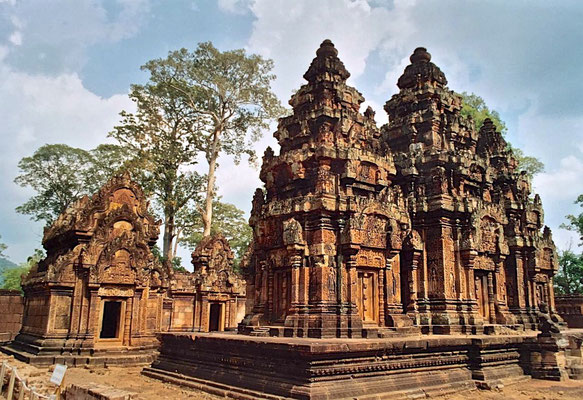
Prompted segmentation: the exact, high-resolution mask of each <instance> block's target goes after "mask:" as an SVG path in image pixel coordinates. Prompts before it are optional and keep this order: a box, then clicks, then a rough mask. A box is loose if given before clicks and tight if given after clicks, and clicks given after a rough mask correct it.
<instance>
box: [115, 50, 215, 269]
mask: <svg viewBox="0 0 583 400" xmlns="http://www.w3.org/2000/svg"><path fill="white" fill-rule="evenodd" d="M174 68H180V67H179V66H178V65H175V64H174V61H173V60H170V59H169V60H154V61H149V62H148V63H146V65H144V66H143V67H142V70H147V71H149V72H150V79H149V80H148V82H147V83H146V84H144V85H132V87H131V92H130V98H131V99H132V100H133V101H134V102H135V103H136V106H137V111H136V112H135V113H129V112H127V111H122V112H121V114H120V115H121V117H122V120H121V123H120V125H118V126H116V127H115V128H114V130H113V131H112V132H110V134H109V135H110V136H111V137H113V138H115V139H117V140H118V141H119V142H120V144H121V146H122V147H123V148H124V149H125V151H127V152H128V153H131V154H135V156H136V164H137V165H139V168H138V169H139V171H141V176H140V178H139V181H140V182H141V183H142V185H143V189H144V191H145V192H146V193H148V194H150V195H151V196H153V200H154V207H155V208H156V209H157V211H158V212H159V213H160V214H161V215H162V216H163V217H164V234H163V249H162V253H163V258H164V259H167V260H172V258H173V256H174V254H173V251H172V243H173V241H174V239H175V237H176V217H177V215H178V214H179V213H180V212H186V210H190V211H192V210H194V209H196V207H197V204H198V203H199V202H200V193H201V191H202V187H203V182H204V180H205V177H204V176H201V175H200V174H198V173H197V172H196V171H194V169H193V167H194V165H196V163H197V156H198V152H199V150H198V148H197V146H196V143H197V142H198V136H197V132H198V130H199V129H200V121H199V119H198V115H197V114H196V113H195V112H193V110H191V109H190V108H189V107H188V105H187V104H185V102H184V101H183V97H182V94H181V93H179V92H177V91H176V90H175V89H174V88H173V87H172V85H170V84H169V83H168V81H169V80H172V79H173V78H172V76H173V73H172V72H171V71H172V70H173V69H174Z"/></svg>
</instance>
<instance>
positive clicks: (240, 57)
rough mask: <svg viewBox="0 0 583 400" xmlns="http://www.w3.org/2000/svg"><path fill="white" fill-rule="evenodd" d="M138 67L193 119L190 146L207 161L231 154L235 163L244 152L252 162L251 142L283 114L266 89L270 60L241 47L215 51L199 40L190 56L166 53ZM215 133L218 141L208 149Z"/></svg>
mask: <svg viewBox="0 0 583 400" xmlns="http://www.w3.org/2000/svg"><path fill="white" fill-rule="evenodd" d="M142 68H143V69H146V70H148V71H149V72H150V74H151V81H153V82H155V84H156V85H157V87H159V88H161V89H162V90H163V91H164V93H165V94H166V96H168V97H170V98H175V99H176V100H177V101H178V102H179V103H180V105H181V106H182V107H183V108H182V110H183V112H184V113H185V114H186V115H188V116H189V118H193V119H194V121H195V122H196V123H195V124H194V126H193V127H192V128H193V130H195V133H196V135H195V137H194V139H195V140H194V141H193V144H194V145H195V146H196V148H197V150H199V151H201V152H203V154H204V155H205V156H206V158H207V160H210V158H212V157H213V156H214V155H215V154H213V153H217V154H218V153H221V152H224V153H226V154H229V155H232V156H234V157H235V161H236V162H239V161H240V159H241V156H242V155H244V154H246V155H247V156H249V157H250V158H251V159H252V160H254V159H255V157H256V155H255V152H254V150H253V148H252V147H251V144H252V143H253V142H255V141H257V140H258V139H259V138H260V137H261V130H262V129H266V128H268V127H269V120H270V119H272V118H276V117H278V116H280V115H282V113H283V108H282V107H281V105H280V103H279V100H278V99H277V97H276V96H275V94H274V93H273V92H272V91H271V81H273V80H274V79H275V75H273V74H272V73H271V70H272V69H273V61H272V60H265V59H263V58H262V57H261V56H259V55H256V54H251V55H247V54H246V53H245V50H243V49H237V50H231V51H225V52H221V51H219V50H218V49H217V48H215V47H214V46H213V45H212V43H210V42H205V43H200V44H199V45H198V47H197V48H196V50H194V51H193V52H189V51H188V50H187V49H184V48H183V49H180V50H177V51H172V52H170V53H169V54H168V57H167V58H166V59H156V60H152V61H149V62H148V63H146V65H145V66H144V67H142ZM175 96H176V97H175ZM217 133H218V134H219V135H220V136H221V138H220V141H219V143H218V145H217V147H216V148H213V135H215V134H217ZM248 133H249V134H250V136H248Z"/></svg>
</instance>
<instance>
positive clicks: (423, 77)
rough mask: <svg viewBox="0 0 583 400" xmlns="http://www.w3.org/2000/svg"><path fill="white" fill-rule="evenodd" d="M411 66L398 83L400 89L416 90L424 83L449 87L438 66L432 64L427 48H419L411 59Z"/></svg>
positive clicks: (406, 69)
mask: <svg viewBox="0 0 583 400" xmlns="http://www.w3.org/2000/svg"><path fill="white" fill-rule="evenodd" d="M409 60H411V64H410V65H409V66H408V67H407V68H405V72H404V73H403V75H401V77H400V78H399V80H398V81H397V86H398V87H399V89H405V88H414V87H416V86H421V85H423V84H424V83H429V84H431V85H433V86H439V87H444V86H445V85H447V79H445V75H444V74H443V72H441V70H440V69H439V67H437V65H435V64H433V63H432V62H431V54H429V53H428V52H427V49H426V48H425V47H417V48H416V49H415V51H414V52H413V54H412V55H411V57H409Z"/></svg>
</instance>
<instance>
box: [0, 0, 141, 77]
mask: <svg viewBox="0 0 583 400" xmlns="http://www.w3.org/2000/svg"><path fill="white" fill-rule="evenodd" d="M2 11H3V12H2V13H3V14H4V18H6V19H8V20H10V22H11V23H12V25H13V26H14V27H15V28H16V31H15V33H13V34H12V35H11V36H10V37H9V38H8V40H9V42H10V43H12V44H13V45H14V46H19V47H18V51H14V52H13V53H12V54H11V63H12V64H14V65H17V66H18V67H19V68H22V69H25V70H29V71H37V70H40V69H41V68H42V71H43V72H44V73H46V72H53V73H60V72H63V71H76V70H78V69H79V68H80V67H81V66H83V65H84V63H85V62H86V50H87V48H88V47H89V46H92V45H95V44H99V43H113V42H117V41H120V40H123V39H127V38H129V37H132V36H134V35H135V34H136V33H137V32H138V31H139V30H140V28H141V27H142V26H143V24H144V22H145V21H146V20H147V17H148V13H149V0H117V1H116V2H115V3H113V4H112V7H111V8H110V9H108V8H106V7H105V6H104V5H103V4H102V3H101V2H96V1H93V0H77V1H69V0H53V1H49V2H43V4H42V7H39V4H38V2H37V1H33V0H23V1H20V2H14V3H11V5H9V6H8V7H6V8H5V9H4V10H2ZM22 37H25V38H26V41H25V42H24V43H23V42H22ZM39 53H42V54H44V57H42V58H40V59H41V60H42V61H43V63H41V64H40V65H38V60H39V59H38V58H37V59H35V56H36V55H37V54H39ZM35 63H36V64H35Z"/></svg>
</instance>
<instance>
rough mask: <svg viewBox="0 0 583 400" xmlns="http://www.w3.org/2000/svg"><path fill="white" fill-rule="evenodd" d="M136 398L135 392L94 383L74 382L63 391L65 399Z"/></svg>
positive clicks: (129, 399) (115, 399) (102, 399)
mask: <svg viewBox="0 0 583 400" xmlns="http://www.w3.org/2000/svg"><path fill="white" fill-rule="evenodd" d="M136 398H137V395H136V393H133V392H128V391H125V390H121V389H116V388H113V387H111V386H107V385H102V384H99V385H98V384H96V383H84V384H74V385H71V386H69V387H67V389H66V390H65V393H64V399H65V400H132V399H136Z"/></svg>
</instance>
